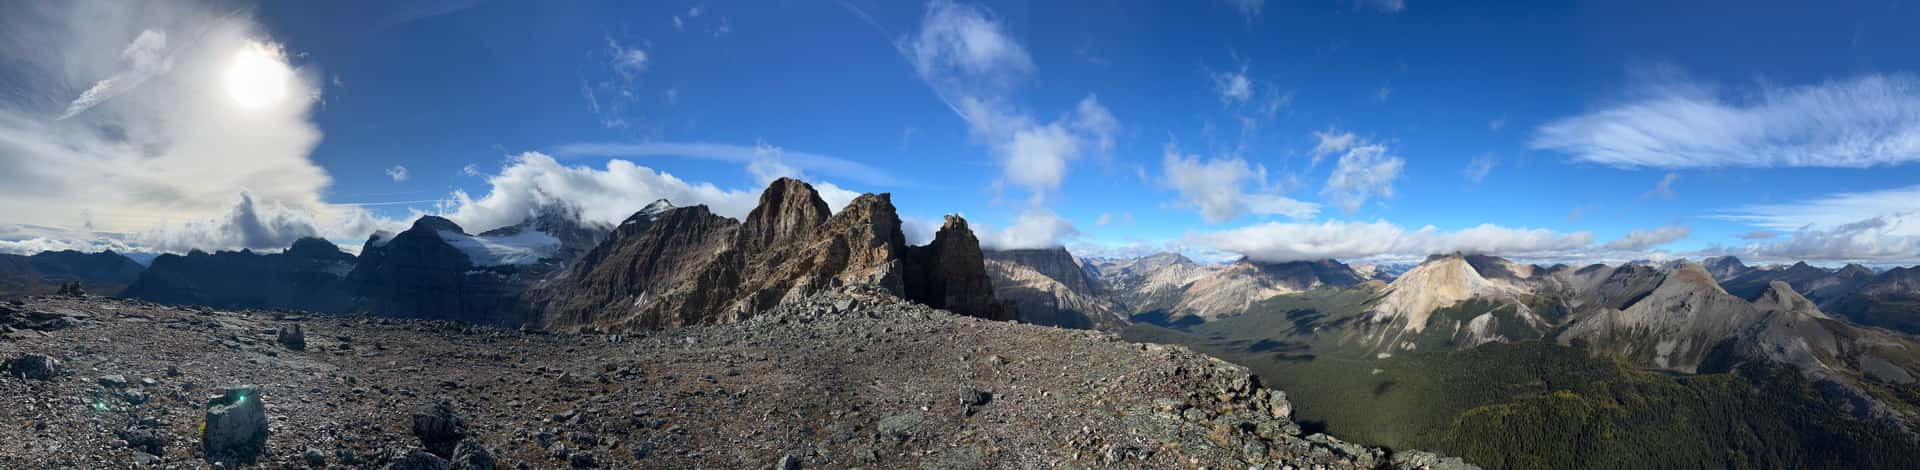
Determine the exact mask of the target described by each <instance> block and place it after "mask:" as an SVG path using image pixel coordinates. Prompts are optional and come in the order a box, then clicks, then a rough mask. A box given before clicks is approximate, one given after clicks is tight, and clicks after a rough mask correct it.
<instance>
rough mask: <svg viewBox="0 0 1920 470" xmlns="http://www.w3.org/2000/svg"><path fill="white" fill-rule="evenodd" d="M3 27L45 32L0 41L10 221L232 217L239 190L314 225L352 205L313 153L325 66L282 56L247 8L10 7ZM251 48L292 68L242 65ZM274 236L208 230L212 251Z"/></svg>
mask: <svg viewBox="0 0 1920 470" xmlns="http://www.w3.org/2000/svg"><path fill="white" fill-rule="evenodd" d="M0 30H4V31H7V32H8V33H9V35H8V36H9V37H11V38H16V39H24V38H33V40H13V41H4V42H0V57H5V62H6V63H7V64H8V66H7V69H8V76H9V77H10V80H9V83H11V84H13V86H10V87H8V88H7V89H5V90H3V91H0V93H4V94H5V96H4V98H5V99H0V155H5V156H6V157H4V158H0V214H6V217H7V219H8V222H13V223H22V224H37V225H45V226H57V227H73V226H81V225H85V224H87V223H89V220H88V219H90V223H91V224H92V225H93V226H94V228H95V229H97V230H100V231H102V232H113V233H140V232H143V231H146V230H149V229H153V228H154V227H156V226H158V225H159V224H160V223H161V222H163V221H176V222H178V221H198V220H218V219H223V218H227V217H228V216H229V215H231V214H232V211H233V209H234V207H235V206H236V204H235V201H234V197H235V195H237V194H240V193H242V192H247V193H248V195H249V196H248V198H247V199H248V200H250V201H253V205H254V207H256V208H271V207H284V208H287V209H288V210H291V211H299V212H304V213H308V214H312V217H311V218H312V219H313V220H314V221H315V223H317V224H322V225H325V224H328V223H330V222H331V221H333V220H336V219H340V218H343V217H347V216H349V215H350V214H349V212H350V211H347V210H342V209H339V208H336V207H332V206H328V205H326V204H324V203H323V202H322V200H321V197H320V194H321V191H322V190H324V189H325V188H326V187H327V186H328V185H329V184H330V183H331V179H330V178H329V176H328V175H327V174H326V172H325V171H324V170H322V169H321V168H320V167H319V166H317V165H315V164H313V162H312V161H311V160H310V158H309V156H310V153H311V152H312V150H313V148H314V146H315V145H317V144H318V143H319V141H320V137H321V134H320V131H319V130H318V129H317V128H316V127H315V126H314V124H313V123H312V122H311V120H310V115H309V113H310V111H311V109H312V106H313V104H314V103H315V102H316V101H317V98H318V97H319V96H320V92H321V89H320V87H319V84H321V83H322V80H321V79H320V76H321V75H320V74H318V73H317V71H315V70H313V69H312V68H311V67H308V66H302V65H301V64H294V63H285V61H288V60H290V58H297V57H299V55H298V54H288V53H285V52H284V51H282V49H281V47H280V46H279V45H277V44H274V43H273V42H272V41H271V38H270V37H269V36H268V35H267V34H266V32H265V31H263V30H262V29H261V27H260V26H259V25H257V24H255V23H254V22H253V20H252V19H251V18H250V17H249V16H248V15H247V14H245V12H244V11H243V12H241V13H237V14H236V13H235V12H233V11H230V10H224V9H214V8H205V7H203V6H202V5H199V4H195V3H188V2H166V3H151V4H145V3H143V4H139V5H136V6H129V5H127V4H124V3H120V2H84V1H77V2H56V3H46V4H37V5H33V6H23V7H22V8H15V9H10V11H9V12H8V14H7V15H0ZM181 38H191V40H182V39H181ZM241 51H256V53H255V54H254V55H251V56H249V58H251V59H253V60H255V61H256V62H251V63H249V64H251V65H254V66H260V65H263V64H261V63H260V62H257V61H261V60H264V61H272V63H268V64H264V65H266V66H269V67H272V68H275V69H276V71H283V72H284V73H273V74H244V73H238V74H236V73H231V72H232V71H234V70H236V68H235V67H236V65H237V64H238V63H237V62H236V55H237V54H239V53H241ZM260 52H264V53H260ZM245 80H253V81H245ZM72 84H87V85H84V86H86V89H85V90H80V89H75V88H74V87H73V85H72ZM236 90H249V91H262V92H263V93H252V94H247V95H246V96H245V97H247V98H256V99H259V101H257V102H255V103H254V104H257V105H258V106H256V107H243V106H241V105H240V104H241V103H240V102H238V101H236V100H235V97H236V96H235V95H236V93H235V91H236ZM275 90H281V91H282V92H280V93H264V92H267V91H275ZM250 101H251V100H250ZM61 117H64V119H61ZM84 214H90V216H89V215H84ZM263 220H268V221H271V220H273V219H272V218H270V217H269V218H267V219H263ZM185 226H186V225H175V227H185ZM207 226H208V227H221V228H225V229H231V230H242V229H244V228H245V227H242V226H237V225H228V224H213V225H207ZM254 235H258V234H257V233H256V234H254ZM272 238H273V237H257V236H250V235H249V234H246V233H239V232H234V233H227V234H224V235H219V236H209V237H208V238H206V241H207V243H208V246H206V247H205V248H209V249H216V248H242V247H245V248H268V247H264V246H219V245H218V244H219V243H225V242H235V243H250V242H254V241H260V240H270V239H272ZM16 241H17V240H16ZM262 243H264V242H262Z"/></svg>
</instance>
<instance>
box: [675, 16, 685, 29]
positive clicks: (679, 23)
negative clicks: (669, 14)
mask: <svg viewBox="0 0 1920 470" xmlns="http://www.w3.org/2000/svg"><path fill="white" fill-rule="evenodd" d="M673 30H674V31H686V30H687V23H686V21H683V20H681V19H680V15H673Z"/></svg>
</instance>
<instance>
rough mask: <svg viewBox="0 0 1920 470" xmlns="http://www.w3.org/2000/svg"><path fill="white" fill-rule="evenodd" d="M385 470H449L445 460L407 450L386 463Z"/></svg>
mask: <svg viewBox="0 0 1920 470" xmlns="http://www.w3.org/2000/svg"><path fill="white" fill-rule="evenodd" d="M382 468H384V469H386V470H449V469H451V468H453V465H452V464H451V463H450V462H447V459H443V458H440V456H438V455H433V454H431V453H428V452H427V451H424V450H420V449H408V450H406V451H404V452H402V453H400V454H399V455H396V456H394V457H393V458H391V459H389V460H388V461H387V466H386V467H382Z"/></svg>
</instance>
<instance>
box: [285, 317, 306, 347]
mask: <svg viewBox="0 0 1920 470" xmlns="http://www.w3.org/2000/svg"><path fill="white" fill-rule="evenodd" d="M279 340H280V345H282V346H286V347H287V349H292V350H295V351H305V350H307V334H306V333H305V332H302V331H300V324H298V323H295V324H294V325H293V326H291V327H287V328H281V329H280V337H279Z"/></svg>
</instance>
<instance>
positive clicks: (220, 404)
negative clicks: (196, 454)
mask: <svg viewBox="0 0 1920 470" xmlns="http://www.w3.org/2000/svg"><path fill="white" fill-rule="evenodd" d="M200 447H201V450H203V451H204V452H205V453H206V456H207V461H208V462H220V463H225V464H228V465H234V464H240V463H252V462H253V461H254V459H255V458H257V457H259V455H260V451H262V450H265V449H266V447H267V407H266V404H265V403H264V401H263V400H261V396H260V389H259V388H258V387H254V386H252V385H241V386H236V387H228V388H224V389H221V390H220V394H219V395H218V396H215V397H214V398H213V399H211V400H207V419H206V423H205V424H204V425H203V427H202V429H201V433H200Z"/></svg>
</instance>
